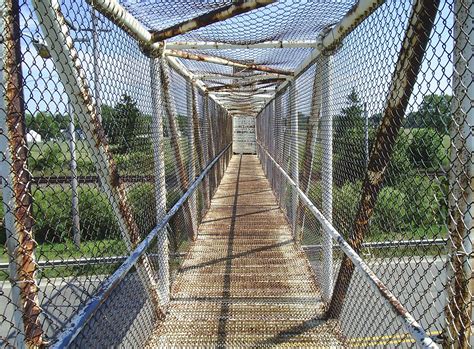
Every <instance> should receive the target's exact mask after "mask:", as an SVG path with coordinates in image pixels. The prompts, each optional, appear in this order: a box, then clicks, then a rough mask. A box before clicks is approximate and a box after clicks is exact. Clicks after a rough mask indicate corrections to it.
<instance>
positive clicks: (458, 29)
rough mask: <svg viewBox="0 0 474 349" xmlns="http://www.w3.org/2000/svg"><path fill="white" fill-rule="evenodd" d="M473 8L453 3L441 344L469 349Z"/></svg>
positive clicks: (472, 287)
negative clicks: (452, 63) (452, 52)
mask: <svg viewBox="0 0 474 349" xmlns="http://www.w3.org/2000/svg"><path fill="white" fill-rule="evenodd" d="M473 18H474V6H473V4H472V1H468V0H456V1H455V3H454V70H453V92H454V93H453V98H452V106H451V110H452V114H453V120H452V121H451V125H450V127H451V129H450V137H451V167H450V170H449V184H450V186H449V215H448V223H449V235H448V244H447V246H448V263H446V269H447V270H446V271H447V272H446V286H445V290H446V306H445V324H446V326H445V331H444V333H443V337H444V343H443V347H444V348H469V347H470V341H471V336H472V327H471V323H472V296H473V295H472V293H471V292H472V291H473V290H474V285H473V283H474V281H473V278H472V271H473V265H472V263H473V259H472V252H473V246H472V244H473V241H474V240H473V239H474V227H473V216H472V204H473V201H474V193H473V188H474V185H473V176H474V165H473V162H472V154H473V152H474V147H473V141H472V137H473V129H472V127H473V125H474V107H473V105H472V101H473V100H474V84H473V82H472V72H473V70H474V58H473V54H472V53H473V45H474V28H473Z"/></svg>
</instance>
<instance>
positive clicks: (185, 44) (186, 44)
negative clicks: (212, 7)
mask: <svg viewBox="0 0 474 349" xmlns="http://www.w3.org/2000/svg"><path fill="white" fill-rule="evenodd" d="M318 44H319V41H317V40H274V41H264V42H257V43H255V44H244V45H240V44H229V43H225V42H214V41H212V42H209V41H204V42H201V41H173V42H167V43H166V47H167V48H169V49H177V50H210V49H211V50H231V49H237V50H242V49H262V48H315V47H317V45H318Z"/></svg>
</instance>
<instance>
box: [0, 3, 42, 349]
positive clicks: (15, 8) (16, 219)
mask: <svg viewBox="0 0 474 349" xmlns="http://www.w3.org/2000/svg"><path fill="white" fill-rule="evenodd" d="M0 29H1V30H0V33H2V36H3V41H2V42H0V81H1V82H2V84H1V87H0V88H1V98H0V127H1V129H2V130H3V131H2V135H1V136H0V151H1V152H2V153H3V154H2V159H1V161H0V176H1V179H2V183H3V186H2V198H3V205H4V212H5V231H6V235H7V236H6V247H7V252H8V257H9V278H10V282H11V285H12V289H11V292H12V293H11V298H12V301H13V307H14V308H13V322H14V325H15V327H16V330H17V334H16V339H15V346H17V347H19V348H23V347H39V346H42V345H43V344H44V342H43V330H42V327H41V322H40V319H39V316H40V314H41V307H40V306H39V300H38V285H37V283H36V270H37V263H36V258H35V249H36V246H37V243H36V241H35V240H34V239H33V231H32V225H33V217H32V212H31V209H32V195H31V175H30V172H29V171H28V166H27V159H28V145H27V142H26V124H25V106H24V97H23V75H22V71H21V67H22V64H21V61H22V54H21V44H20V5H19V1H18V0H1V1H0Z"/></svg>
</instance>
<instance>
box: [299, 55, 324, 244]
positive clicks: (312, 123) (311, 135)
mask: <svg viewBox="0 0 474 349" xmlns="http://www.w3.org/2000/svg"><path fill="white" fill-rule="evenodd" d="M323 70H324V68H323V67H322V60H321V59H320V60H319V63H318V64H317V66H316V71H315V73H314V81H313V93H312V96H311V114H310V116H309V123H308V129H307V131H306V140H305V147H304V151H303V159H302V167H301V174H300V188H301V190H303V191H304V192H305V193H306V194H308V191H309V188H310V186H311V176H312V174H313V164H314V156H315V154H314V152H315V149H316V140H317V137H318V125H319V120H320V112H321V84H322V72H323ZM305 212H306V209H305V207H304V205H303V202H302V201H301V200H300V201H299V204H298V212H297V218H298V223H299V224H301V227H300V228H299V229H298V234H297V241H302V239H303V235H304V226H305V217H306V215H305Z"/></svg>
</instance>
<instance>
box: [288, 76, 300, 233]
mask: <svg viewBox="0 0 474 349" xmlns="http://www.w3.org/2000/svg"><path fill="white" fill-rule="evenodd" d="M288 107H289V110H288V117H289V118H290V129H291V132H290V135H291V140H290V142H291V143H290V166H291V171H290V173H291V178H293V180H294V181H295V183H296V185H297V186H298V187H299V154H298V112H297V109H296V82H295V81H293V82H291V84H290V87H289V100H288ZM297 209H298V194H297V193H296V190H295V188H293V189H292V192H291V224H292V229H293V237H295V236H296V229H297V225H298V221H297V218H296V211H297Z"/></svg>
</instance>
